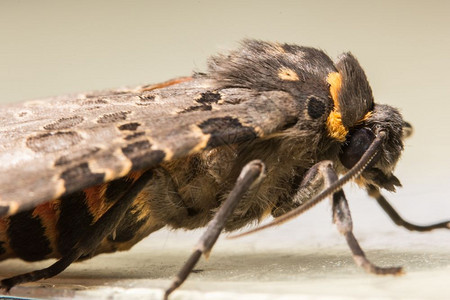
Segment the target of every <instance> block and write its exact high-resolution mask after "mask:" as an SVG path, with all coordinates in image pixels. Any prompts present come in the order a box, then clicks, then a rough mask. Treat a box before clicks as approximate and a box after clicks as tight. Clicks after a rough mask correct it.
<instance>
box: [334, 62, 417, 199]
mask: <svg viewBox="0 0 450 300" xmlns="http://www.w3.org/2000/svg"><path fill="white" fill-rule="evenodd" d="M336 69H337V70H338V72H335V73H330V74H329V75H328V79H327V80H328V82H329V84H330V94H331V97H332V98H333V101H334V103H335V106H334V110H333V111H332V112H331V114H330V116H329V117H328V120H327V125H328V129H329V132H330V135H331V136H332V137H334V138H335V139H338V140H340V141H341V142H343V143H342V145H343V146H342V148H341V152H340V155H339V159H340V161H341V163H342V165H343V166H344V167H345V168H347V169H351V168H352V167H353V166H354V165H355V164H356V163H357V162H358V161H359V159H360V158H361V157H362V155H363V154H364V153H365V152H366V151H367V149H368V148H369V146H370V144H371V143H372V142H373V141H374V139H375V137H376V136H377V135H379V134H380V133H381V132H383V135H384V138H383V140H382V143H381V144H380V145H379V148H378V149H377V152H376V155H375V157H374V158H373V159H372V160H371V162H370V163H369V165H367V166H366V167H365V168H364V171H363V172H362V174H361V176H360V177H358V179H357V182H358V183H360V184H363V185H368V184H371V185H375V186H378V187H382V188H385V189H387V190H390V191H394V190H395V186H400V185H401V184H400V181H399V180H398V179H397V177H395V176H394V175H393V173H392V172H393V170H394V168H395V165H396V164H397V162H398V160H399V158H400V155H401V152H402V150H403V140H404V139H405V138H407V137H408V136H410V135H411V133H412V127H411V125H410V124H409V123H408V122H405V121H404V120H403V118H402V115H401V114H400V112H399V111H398V110H397V109H395V108H394V107H392V106H389V105H382V104H376V103H375V102H374V99H373V95H372V90H371V88H370V85H369V82H368V81H367V78H366V75H365V73H364V71H363V69H362V68H361V66H360V65H359V63H358V61H357V60H356V58H355V57H353V55H352V54H351V53H344V54H343V55H341V57H340V59H339V61H338V62H337V63H336Z"/></svg>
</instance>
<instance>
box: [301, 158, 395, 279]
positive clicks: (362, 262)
mask: <svg viewBox="0 0 450 300" xmlns="http://www.w3.org/2000/svg"><path fill="white" fill-rule="evenodd" d="M337 180H338V176H337V174H336V172H335V170H334V169H333V166H332V162H331V161H322V162H319V163H317V164H316V165H314V166H313V167H312V168H311V169H309V170H308V172H307V173H306V174H305V176H304V179H303V182H302V184H301V186H300V188H299V190H298V191H297V193H296V194H295V196H294V199H296V200H295V201H293V203H295V205H298V203H301V202H305V201H306V200H308V199H310V198H312V197H313V196H314V195H315V194H316V193H317V192H319V188H321V187H329V186H330V185H331V184H332V183H334V182H336V181H337ZM333 222H334V223H335V224H336V226H337V228H338V230H339V232H340V233H341V234H342V235H344V236H345V239H346V241H347V244H348V246H349V247H350V250H351V251H352V255H353V259H354V260H355V262H356V264H357V265H359V266H361V267H362V268H363V269H364V270H366V271H367V272H370V273H375V274H393V275H396V274H400V273H401V268H400V267H388V268H383V267H378V266H376V265H374V264H372V263H371V262H370V261H369V260H368V259H367V258H366V256H365V254H364V251H363V250H362V249H361V247H360V246H359V244H358V241H357V240H356V238H355V236H354V235H353V232H352V231H353V223H352V218H351V214H350V209H349V207H348V203H347V199H346V198H345V194H344V191H343V190H342V189H339V190H337V191H336V192H334V193H333Z"/></svg>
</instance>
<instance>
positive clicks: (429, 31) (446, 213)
mask: <svg viewBox="0 0 450 300" xmlns="http://www.w3.org/2000/svg"><path fill="white" fill-rule="evenodd" d="M449 15H450V1H444V0H442V1H430V0H428V1H406V0H405V1H392V0H390V1H56V0H55V1H8V0H2V1H1V2H0V101H1V102H2V103H11V102H18V101H23V100H27V99H33V98H42V97H47V96H53V95H58V94H65V93H71V92H80V91H86V90H93V89H103V88H113V87H120V86H123V85H134V84H140V83H151V82H159V81H164V80H167V79H170V78H172V77H176V76H182V75H189V74H190V73H191V72H192V70H199V71H201V70H204V69H205V65H206V64H205V61H206V59H207V57H208V56H209V55H211V54H214V53H216V52H218V51H223V50H227V49H231V48H233V47H236V45H237V43H238V41H239V40H241V39H242V38H246V37H247V38H258V39H264V40H273V41H280V42H291V43H298V44H302V45H308V46H314V47H319V48H321V49H323V50H325V51H326V52H327V53H328V54H329V55H330V56H332V57H336V56H337V55H338V54H339V53H341V52H343V51H348V50H350V51H352V52H353V54H355V55H356V56H357V57H358V59H359V61H360V63H361V64H362V65H363V67H364V68H365V71H366V73H367V76H368V78H369V80H370V82H371V85H372V89H373V90H374V94H375V98H376V99H377V101H378V102H382V103H388V104H391V105H393V106H396V107H399V108H400V109H401V111H402V112H403V114H404V117H405V118H406V119H407V120H409V121H410V122H411V123H412V124H413V125H414V127H415V134H414V136H413V137H412V138H411V139H410V140H408V142H407V145H406V150H405V154H404V156H403V159H402V161H401V162H400V164H399V166H398V168H397V172H396V173H397V176H398V177H399V178H400V179H401V180H402V183H403V185H404V188H402V189H400V190H399V192H398V193H396V194H392V195H389V196H390V197H389V198H390V199H391V202H393V203H394V205H395V206H396V207H397V208H398V210H399V211H400V212H401V214H402V215H403V216H405V218H407V219H408V220H412V221H416V222H419V223H427V222H432V221H440V220H443V219H449V218H450V192H449V191H448V183H449V175H448V172H449V170H450V168H449V167H450V158H449V153H450V133H449V129H448V128H449V125H448V120H449V117H448V116H449V109H450V101H449V100H450V99H449V96H450V80H449V70H450V18H449ZM348 191H349V195H348V196H349V197H348V198H349V201H350V205H351V208H352V211H353V216H354V221H355V233H356V234H357V236H359V237H360V240H361V242H362V243H363V247H365V248H366V249H367V248H368V249H371V247H372V249H379V250H380V252H379V253H378V254H377V256H376V257H377V258H378V262H380V260H381V261H382V260H383V257H388V258H386V261H387V262H389V263H387V264H390V263H393V264H395V263H396V259H395V257H396V256H397V255H399V253H401V252H402V251H403V250H405V251H406V250H410V251H413V250H414V251H415V250H416V249H418V250H417V251H419V252H417V255H420V253H421V252H420V249H425V250H424V251H425V252H426V253H431V254H430V255H429V256H427V257H426V258H423V259H422V260H421V259H419V260H418V261H420V262H421V263H422V264H420V262H419V263H418V265H417V266H415V267H414V266H413V267H412V268H413V270H419V271H418V272H419V275H417V273H415V274H416V275H417V276H418V277H417V276H416V277H409V279H410V280H412V279H414V278H416V279H417V281H414V280H412V281H408V278H406V279H402V281H401V284H400V286H402V284H403V285H404V287H405V289H404V291H403V290H401V289H400V291H398V290H395V292H393V293H392V294H389V293H388V294H387V296H392V297H396V295H397V294H398V295H402V292H407V291H409V292H411V291H413V292H414V291H415V290H414V289H411V288H412V287H416V288H417V289H419V288H418V286H419V285H420V284H419V283H421V284H423V283H424V282H428V281H427V279H431V278H440V279H441V280H445V281H446V282H448V280H450V278H449V277H448V276H450V275H445V274H449V273H450V272H448V271H449V268H450V267H449V265H450V264H449V260H450V255H445V253H449V250H450V233H449V232H443V231H440V232H437V233H432V234H428V235H426V234H417V233H409V232H406V230H403V229H400V228H397V227H395V226H394V225H392V224H391V222H390V220H388V219H387V218H386V217H385V215H384V213H383V212H382V211H381V209H379V208H378V207H377V206H376V205H375V204H374V203H373V201H370V200H367V199H366V197H365V195H364V194H363V193H361V192H359V191H358V190H357V189H356V188H352V187H351V186H350V187H349V188H348ZM300 229H301V230H300ZM199 234H200V233H199V232H197V233H193V236H194V238H196V237H197V236H198V235H199ZM297 235H298V237H297ZM294 237H295V238H294ZM180 239H186V240H187V242H186V243H185V244H183V245H184V246H183V247H184V248H186V247H187V248H186V249H190V246H189V245H190V244H192V245H193V242H192V241H193V238H192V237H191V235H189V234H187V235H186V234H184V233H178V234H174V233H170V232H164V231H163V232H162V233H158V234H157V235H155V236H154V238H153V239H152V238H149V239H148V243H150V244H151V245H152V247H156V249H155V248H151V249H153V250H152V251H153V252H157V251H160V252H167V251H170V249H174V248H175V249H177V246H179V242H178V241H179V240H180ZM171 241H172V242H171ZM267 241H271V242H269V243H267ZM145 243H146V242H144V244H145ZM343 243H344V242H343V241H342V239H341V238H340V237H339V236H338V234H337V233H336V232H335V228H333V227H332V226H331V225H330V209H329V207H328V204H323V205H321V206H320V207H318V208H315V209H314V210H312V211H311V212H308V215H305V216H304V217H302V218H301V219H300V220H296V221H294V222H291V223H289V224H286V225H284V226H282V227H280V228H278V229H275V230H272V231H270V232H264V233H261V234H260V235H255V236H252V237H249V238H248V239H241V240H237V241H222V245H224V246H220V245H219V250H218V251H219V253H220V251H221V250H220V249H223V251H225V252H226V251H227V249H228V248H240V247H242V245H250V248H251V249H265V247H269V248H270V247H272V248H273V247H275V248H276V249H278V248H277V247H278V246H279V248H280V249H282V248H283V245H284V244H288V245H289V247H294V246H293V245H294V244H295V247H297V248H301V247H302V245H309V246H316V247H318V249H322V250H321V251H327V250H326V249H328V248H327V247H328V246H329V245H331V246H335V245H338V248H339V247H341V248H339V249H341V250H342V253H341V252H340V255H343V256H344V257H347V256H346V255H347V252H346V251H347V249H346V246H345V244H343ZM155 245H156V246H155ZM186 245H188V246H186ZM226 245H229V246H226ZM255 245H259V246H255ZM274 245H276V246H274ZM309 246H308V247H309ZM171 247H174V248H171ZM220 247H224V248H220ZM227 247H228V248H227ZM146 249H148V248H145V245H144V246H141V245H138V246H137V248H136V249H135V250H134V251H138V252H135V253H141V252H142V253H147V255H148V256H149V257H151V255H150V254H151V253H150V254H149V253H148V252H149V251H148V250H146ZM284 249H286V247H284ZM289 249H291V248H289ZM308 249H309V248H308ZM311 249H315V248H311ZM389 249H396V250H395V251H399V253H398V252H395V251H394V252H389V251H390V250H389ZM434 250H439V251H441V252H439V254H433V251H434ZM139 251H141V252H139ZM188 251H189V250H184V252H182V253H181V254H180V256H179V260H180V261H183V259H184V257H187V254H188ZM260 251H263V250H260ZM300 251H301V250H300ZM311 251H312V252H313V253H314V251H315V250H311ZM318 251H319V250H318ZM333 251H334V250H333ZM369 251H370V250H369ZM442 251H443V252H442ZM150 252H151V251H150ZM322 253H327V252H322ZM414 253H416V252H414ZM443 253H444V254H443ZM410 254H411V253H410ZM120 255H122V254H119V256H118V257H122V256H120ZM323 255H325V254H323ZM411 255H412V256H410V257H408V256H405V257H403V260H400V262H401V264H404V265H408V264H409V263H410V264H413V265H414V264H416V263H415V260H414V259H413V258H412V257H416V256H414V255H416V254H411ZM433 255H434V256H433ZM102 257H103V256H102ZM104 257H115V256H104ZM223 257H227V255H226V254H224V256H223ZM348 257H349V255H348ZM433 257H434V260H433ZM321 258H323V257H321ZM105 259H108V258H105ZM160 259H161V262H160V263H158V266H159V265H164V259H165V258H164V255H162V256H161V258H160ZM317 259H318V262H317V263H318V265H320V264H321V262H320V260H319V258H317ZM266 260H267V257H265V258H264V257H263V258H262V259H261V261H260V262H258V261H256V262H255V265H256V266H257V265H258V263H264V262H265V261H266ZM312 260H313V261H314V257H313V258H312ZM329 261H333V259H330V260H328V262H329ZM427 262H428V264H427ZM433 263H434V265H433ZM2 264H4V263H2ZM2 264H0V270H1V269H3V267H2ZM238 264H239V263H238ZM285 264H286V261H285ZM430 264H431V265H432V266H436V268H438V271H436V270H434V271H435V273H431V275H430V274H428V273H426V274H425V273H424V274H425V275H424V274H422V273H420V271H421V270H422V271H423V268H427V266H428V267H429V266H430ZM83 265H84V266H85V267H80V266H83ZM137 265H139V263H137ZM288 265H290V264H288ZM323 265H325V267H324V268H325V269H326V268H327V266H326V262H324V263H323ZM19 266H20V267H21V268H22V269H21V270H22V271H24V270H27V269H26V265H19ZM86 266H87V265H85V264H84V263H83V264H80V265H77V266H76V267H74V268H73V269H70V270H72V271H69V273H67V274H69V275H65V276H69V277H70V274H72V273H70V272H75V273H74V274H75V276H80V274H79V273H76V270H77V268H79V269H80V270H83V268H86ZM89 266H90V265H89ZM205 266H207V264H205ZM212 266H213V267H212V268H214V266H215V265H214V263H212ZM421 266H422V267H421ZM229 267H230V268H231V269H232V266H229ZM409 267H410V266H409ZM241 268H242V266H241ZM320 268H321V267H320ZM348 268H349V270H352V271H353V270H354V269H355V268H356V267H353V266H352V263H351V261H350V263H349V267H348ZM414 268H416V269H414ZM442 268H444V269H442ZM175 269H176V267H172V268H171V269H170V272H168V273H167V274H173V273H174V270H175ZM313 269H314V268H313ZM94 270H95V267H94ZM236 270H238V268H237V267H236ZM255 270H258V268H257V267H255ZM321 270H322V271H323V269H321ZM443 270H444V271H443ZM291 271H292V273H293V274H296V273H298V272H299V271H298V270H291ZM426 271H427V272H428V271H430V270H429V269H426ZM150 272H151V271H150ZM286 272H287V274H290V273H289V272H288V271H286ZM335 272H337V274H339V270H338V269H336V271H335ZM430 272H433V269H432V270H431V271H430ZM436 272H437V273H436ZM106 273H108V272H106ZM238 273H239V272H238ZM108 274H109V273H108ZM167 274H166V276H169V277H167V279H168V278H170V275H167ZM320 274H322V273H320ZM320 274H319V275H317V274H316V275H317V276H319V277H320V276H321V275H320ZM355 274H356V275H355V276H366V275H364V274H363V273H361V272H357V271H355ZM0 275H2V274H0ZM303 275H305V274H303ZM322 275H323V274H322ZM146 276H147V277H148V275H142V277H143V278H146ZM161 276H164V275H161ZM204 276H208V275H204ZM337 276H340V275H337ZM421 276H422V277H421ZM423 276H425V278H424V277H423ZM442 276H443V277H442ZM445 276H447V277H445ZM62 278H64V276H63V277H62ZM242 278H247V277H245V275H243V276H242V277H241V279H238V280H237V281H240V280H242ZM363 278H366V277H363ZM206 280H212V281H214V279H210V278H207V279H206ZM349 280H350V281H349V282H348V284H349V285H351V284H353V283H355V284H360V282H359V283H358V282H357V281H351V279H349ZM367 280H368V283H367V282H365V283H364V284H367V290H371V288H370V287H373V285H372V284H373V281H371V280H372V279H367ZM373 280H375V279H373ZM376 280H379V279H376ZM231 281H232V280H231ZM193 282H194V283H195V280H193ZM321 282H322V281H318V282H317V283H318V285H317V290H316V292H317V293H318V294H320V291H321V289H322V288H321V287H320V286H321ZM389 282H390V281H389ZM430 282H431V281H430ZM433 282H434V283H433V284H435V285H436V281H433ZM194 283H193V284H194ZM438 283H439V282H438ZM438 283H437V286H438V287H436V286H429V290H430V294H427V288H426V287H425V288H420V292H422V293H424V294H420V295H421V296H423V297H424V298H426V296H427V295H429V296H430V297H431V296H439V295H440V293H441V292H442V293H444V292H446V293H447V294H448V293H449V292H450V290H449V288H447V289H446V290H439V286H440V285H439V284H438ZM292 284H296V282H295V281H293V282H292ZM377 284H378V285H377ZM383 284H387V283H386V282H383V281H382V282H381V286H383V287H384V289H385V290H389V288H387V289H386V287H385V286H384V285H383ZM154 285H155V286H159V287H160V286H161V285H159V284H154ZM338 285H339V284H336V286H338ZM389 285H392V286H395V288H397V289H398V284H395V283H392V284H391V283H389V284H388V286H389ZM311 286H314V284H312V285H311ZM375 286H376V287H380V282H379V281H376V282H375ZM286 289H287V290H289V288H288V287H286ZM376 290H377V291H378V292H380V291H381V290H383V288H381V289H376ZM417 291H419V290H417ZM431 291H434V294H432V293H431ZM397 292H398V293H397ZM436 293H438V294H436ZM375 294H376V293H375ZM343 295H345V296H349V295H348V294H345V293H344V294H343ZM381 295H382V296H386V295H384V294H381ZM420 298H422V297H420Z"/></svg>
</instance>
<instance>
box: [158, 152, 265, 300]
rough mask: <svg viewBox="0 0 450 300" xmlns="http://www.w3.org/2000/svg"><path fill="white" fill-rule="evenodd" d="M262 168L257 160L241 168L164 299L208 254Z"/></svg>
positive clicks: (258, 176) (263, 168) (260, 175)
mask: <svg viewBox="0 0 450 300" xmlns="http://www.w3.org/2000/svg"><path fill="white" fill-rule="evenodd" d="M264 170H265V166H264V164H263V163H262V162H261V161H259V160H254V161H251V162H249V163H248V164H247V165H246V166H245V167H244V168H243V169H242V171H241V174H240V175H239V177H238V179H237V181H236V184H235V185H234V188H233V189H232V190H231V192H230V194H229V195H228V197H227V199H226V200H225V201H224V203H223V204H222V206H221V207H220V209H219V210H218V211H217V213H216V215H215V216H214V218H213V219H212V220H211V221H210V222H209V224H208V227H207V229H206V231H205V233H204V234H203V235H202V237H201V238H200V240H199V242H198V243H197V246H196V247H195V249H194V252H193V253H192V254H191V256H190V257H189V259H188V260H187V262H186V263H185V264H184V266H183V267H182V268H181V270H180V271H179V272H178V274H177V276H176V277H175V279H174V280H173V281H172V284H171V285H170V287H169V288H168V289H167V290H166V292H165V295H164V299H167V298H168V297H169V295H170V294H171V293H172V292H173V291H174V290H175V289H177V288H178V287H179V286H180V285H181V284H182V283H183V282H184V281H185V280H186V278H187V277H188V276H189V274H190V273H191V272H192V269H193V268H194V267H195V265H196V264H197V262H198V260H199V259H200V257H201V255H202V254H204V255H205V256H208V255H209V253H210V251H211V249H212V247H213V246H214V244H215V242H216V241H217V238H218V237H219V235H220V233H221V232H222V230H223V228H224V226H225V223H226V221H227V219H228V217H229V216H230V215H231V214H232V213H233V211H234V209H235V208H236V206H237V205H238V203H239V201H240V200H241V199H242V197H243V195H244V194H245V193H246V192H247V191H249V190H250V189H251V188H252V187H253V186H254V185H255V184H257V183H259V182H260V181H261V180H262V178H263V176H264Z"/></svg>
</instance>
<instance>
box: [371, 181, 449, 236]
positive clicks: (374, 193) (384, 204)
mask: <svg viewBox="0 0 450 300" xmlns="http://www.w3.org/2000/svg"><path fill="white" fill-rule="evenodd" d="M367 192H368V194H369V195H370V196H371V197H372V198H375V200H377V202H378V204H379V205H380V206H381V208H383V210H384V211H385V212H386V213H387V215H388V216H389V217H390V218H391V220H392V221H393V222H394V223H395V224H397V225H398V226H403V227H405V228H406V229H408V230H411V231H430V230H433V229H438V228H446V229H450V221H445V222H441V223H436V224H431V225H425V226H421V225H415V224H412V223H409V222H407V221H405V220H404V219H403V218H402V217H401V216H400V215H399V214H398V213H397V212H396V211H395V209H394V208H393V207H392V206H391V205H390V204H389V202H388V201H387V200H386V198H384V196H383V195H382V194H381V193H380V190H379V189H378V188H377V187H375V186H372V185H371V186H369V187H368V188H367Z"/></svg>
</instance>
